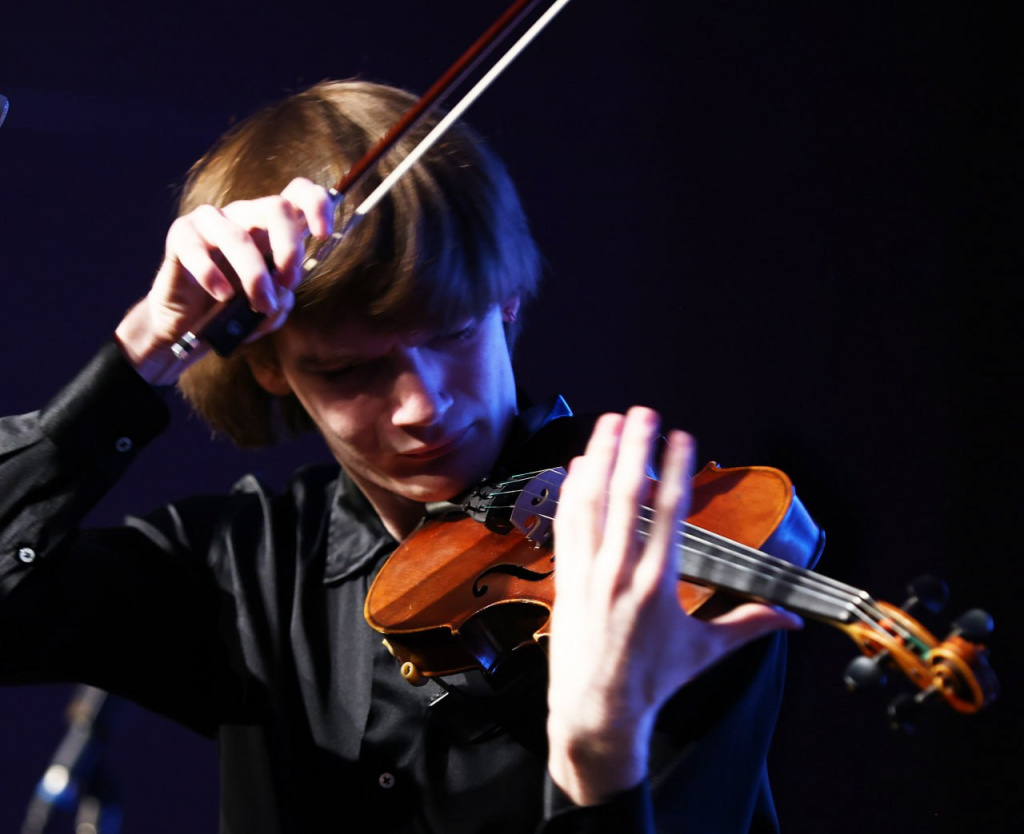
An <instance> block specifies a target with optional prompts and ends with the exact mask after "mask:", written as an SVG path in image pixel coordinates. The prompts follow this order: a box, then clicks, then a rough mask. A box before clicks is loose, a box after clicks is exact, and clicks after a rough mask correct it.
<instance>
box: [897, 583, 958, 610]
mask: <svg viewBox="0 0 1024 834" xmlns="http://www.w3.org/2000/svg"><path fill="white" fill-rule="evenodd" d="M907 593H908V594H910V597H909V598H908V599H907V601H906V602H904V603H903V605H902V606H901V608H902V609H903V610H904V611H910V609H911V608H913V607H914V606H916V605H923V606H924V607H925V608H926V609H927V610H929V611H931V612H932V613H933V614H938V613H939V612H940V611H941V610H942V609H943V608H944V607H945V605H946V603H947V602H948V601H949V588H948V586H947V585H946V583H945V582H943V581H942V580H941V579H938V578H937V577H934V576H927V575H925V576H919V577H917V578H916V579H914V580H912V581H911V582H910V584H908V585H907Z"/></svg>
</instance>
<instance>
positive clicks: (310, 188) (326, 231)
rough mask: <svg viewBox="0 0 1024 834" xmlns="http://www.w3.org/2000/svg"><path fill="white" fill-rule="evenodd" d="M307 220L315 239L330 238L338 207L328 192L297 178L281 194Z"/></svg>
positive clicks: (304, 179) (309, 181) (306, 180)
mask: <svg viewBox="0 0 1024 834" xmlns="http://www.w3.org/2000/svg"><path fill="white" fill-rule="evenodd" d="M281 196H282V197H284V198H285V199H286V200H288V201H289V202H290V203H292V204H293V205H294V206H296V208H298V210H299V211H300V212H302V214H303V216H304V217H305V219H306V223H307V225H308V228H309V232H310V234H311V235H313V237H318V238H324V237H328V236H329V235H330V234H331V232H333V231H334V210H335V208H336V207H337V205H336V203H335V201H334V200H332V199H331V198H330V196H329V195H328V193H327V190H326V189H325V188H323V187H322V186H319V185H317V184H316V183H315V182H312V181H311V180H308V179H306V178H305V177H296V178H295V179H294V180H292V181H291V182H290V183H288V185H287V186H285V189H284V191H282V192H281Z"/></svg>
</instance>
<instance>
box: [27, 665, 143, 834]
mask: <svg viewBox="0 0 1024 834" xmlns="http://www.w3.org/2000/svg"><path fill="white" fill-rule="evenodd" d="M122 707H123V703H122V702H121V701H120V699H118V698H117V697H115V696H113V695H110V694H109V693H107V692H105V691H103V690H102V689H97V688H96V687H93V686H85V685H79V686H78V687H76V689H75V692H74V694H73V695H72V698H71V702H70V703H69V704H68V709H67V720H68V731H67V733H66V734H65V735H64V738H63V740H62V741H61V743H60V744H59V745H58V747H57V751H56V752H55V753H54V755H53V759H52V761H51V762H50V765H49V767H47V769H46V772H45V773H44V774H43V778H42V779H40V780H39V784H38V785H36V789H35V791H34V792H33V794H32V798H31V800H30V801H29V805H28V810H27V812H26V814H25V822H24V823H23V824H22V828H21V834H56V832H57V831H59V830H61V828H66V829H67V830H70V831H76V832H89V834H119V832H120V830H121V816H122V812H121V795H120V793H121V792H120V788H119V785H118V784H117V781H116V780H115V779H114V778H113V776H112V775H111V773H110V770H109V767H108V766H107V764H106V762H105V760H104V753H105V752H106V749H107V741H108V737H109V734H110V730H111V728H112V726H113V724H114V721H115V719H116V718H117V717H118V716H119V713H120V711H121V709H122ZM72 818H73V819H74V822H73V826H72V827H70V828H68V827H67V826H62V825H61V824H62V823H67V822H69V821H70V820H72Z"/></svg>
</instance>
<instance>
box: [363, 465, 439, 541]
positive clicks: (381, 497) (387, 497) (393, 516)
mask: <svg viewBox="0 0 1024 834" xmlns="http://www.w3.org/2000/svg"><path fill="white" fill-rule="evenodd" d="M353 480H355V481H356V483H357V485H358V486H359V488H360V489H361V490H362V491H363V495H365V496H366V498H367V500H368V501H369V502H370V504H371V505H372V506H373V509H374V510H376V511H377V515H378V516H380V520H381V522H382V523H383V524H384V529H386V530H387V531H388V532H389V533H390V534H391V536H392V537H393V538H394V539H395V541H399V542H400V541H402V540H404V539H405V538H406V537H407V536H408V535H409V534H410V533H411V532H412V531H413V530H415V529H416V525H418V524H419V523H420V519H422V518H423V504H422V503H420V502H419V501H414V500H413V499H411V498H405V497H403V496H401V495H395V493H393V492H391V491H389V490H386V489H384V488H382V487H379V486H377V485H376V484H373V483H367V482H365V481H363V480H362V479H355V478H353Z"/></svg>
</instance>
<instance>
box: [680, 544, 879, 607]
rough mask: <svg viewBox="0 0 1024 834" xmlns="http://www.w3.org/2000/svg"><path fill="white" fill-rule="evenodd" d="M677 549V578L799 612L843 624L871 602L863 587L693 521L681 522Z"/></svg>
mask: <svg viewBox="0 0 1024 834" xmlns="http://www.w3.org/2000/svg"><path fill="white" fill-rule="evenodd" d="M681 549H682V554H681V558H680V578H681V579H684V580H687V581H690V582H696V583H698V584H701V585H709V586H711V587H713V588H716V589H718V590H722V591H726V592H727V593H732V594H736V595H737V596H741V597H745V598H750V599H755V600H759V601H761V602H766V603H768V604H770V605H779V606H782V607H783V608H786V609H787V610H789V611H793V612H795V613H797V614H800V615H803V616H808V617H813V618H815V619H819V620H826V621H829V622H833V623H836V624H846V623H850V622H852V621H854V620H856V619H858V618H859V616H858V612H859V611H863V610H864V609H866V608H870V607H872V606H874V604H875V603H874V601H873V600H872V599H871V597H870V596H869V595H868V594H867V593H866V592H865V591H861V590H858V589H857V588H853V587H851V586H849V585H844V584H843V583H841V582H837V581H836V580H833V579H829V578H828V577H826V576H821V575H820V574H816V573H814V572H813V571H809V570H806V569H804V568H801V567H798V566H796V565H794V564H792V563H790V562H787V561H785V560H784V559H778V558H776V557H774V556H770V555H769V554H767V553H764V552H762V551H760V550H756V549H754V548H752V547H747V546H745V545H742V544H739V543H737V542H733V541H731V540H729V539H726V538H724V537H721V536H718V535H716V534H714V533H709V532H708V531H706V530H701V529H700V528H697V527H694V526H693V525H689V524H687V525H684V530H683V535H682V545H681Z"/></svg>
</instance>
